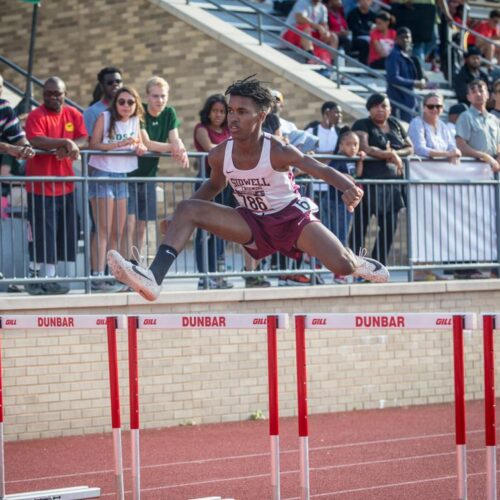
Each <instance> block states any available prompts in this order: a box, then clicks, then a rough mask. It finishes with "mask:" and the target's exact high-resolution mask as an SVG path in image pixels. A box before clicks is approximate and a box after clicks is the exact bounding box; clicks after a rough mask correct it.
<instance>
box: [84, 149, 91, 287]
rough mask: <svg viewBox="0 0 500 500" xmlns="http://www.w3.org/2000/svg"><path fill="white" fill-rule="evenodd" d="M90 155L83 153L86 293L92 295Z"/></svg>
mask: <svg viewBox="0 0 500 500" xmlns="http://www.w3.org/2000/svg"><path fill="white" fill-rule="evenodd" d="M88 160H89V155H88V153H82V177H83V182H82V219H83V220H82V226H83V274H84V276H85V277H86V280H85V284H84V286H85V293H90V278H89V276H90V273H91V271H90V256H91V255H92V250H91V239H90V231H91V230H92V228H91V227H90V217H89V215H90V214H89V210H90V205H89V168H88V165H89V163H88Z"/></svg>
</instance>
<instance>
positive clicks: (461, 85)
mask: <svg viewBox="0 0 500 500" xmlns="http://www.w3.org/2000/svg"><path fill="white" fill-rule="evenodd" d="M474 80H482V81H483V82H485V83H486V85H487V87H488V88H489V86H490V77H489V76H488V73H486V71H484V70H482V69H481V51H480V50H479V49H478V48H477V47H475V46H472V47H469V50H468V51H467V52H466V53H465V57H464V65H463V66H462V68H460V71H459V72H458V73H457V74H456V75H455V78H454V80H453V87H454V89H455V93H456V94H457V99H458V101H459V102H463V103H465V104H469V101H468V100H467V86H468V85H469V83H470V82H472V81H474Z"/></svg>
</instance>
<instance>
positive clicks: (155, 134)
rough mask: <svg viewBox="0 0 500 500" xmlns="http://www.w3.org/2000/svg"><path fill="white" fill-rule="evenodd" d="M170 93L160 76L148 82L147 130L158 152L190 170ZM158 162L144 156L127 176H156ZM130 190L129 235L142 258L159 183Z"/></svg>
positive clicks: (154, 214)
mask: <svg viewBox="0 0 500 500" xmlns="http://www.w3.org/2000/svg"><path fill="white" fill-rule="evenodd" d="M168 92H169V85H168V83H167V81H166V80H164V79H163V78H160V77H159V76H153V77H152V78H150V79H149V80H148V81H147V82H146V100H147V102H146V104H144V105H143V107H144V128H145V130H146V133H147V135H148V137H149V140H150V141H151V145H152V146H153V147H154V148H155V150H156V151H157V152H158V153H171V154H172V158H173V159H174V160H175V161H176V162H177V163H179V164H180V165H182V167H183V168H189V160H188V157H187V153H186V148H185V147H184V144H183V142H182V140H181V139H180V138H179V130H178V127H179V125H180V120H179V119H178V118H177V114H176V112H175V109H174V108H173V107H172V106H167V102H168ZM159 162H160V158H159V157H156V158H144V157H141V158H139V159H138V169H137V170H134V171H133V172H130V173H128V174H127V176H128V177H155V176H156V174H157V172H158V164H159ZM128 191H129V198H128V217H127V236H128V237H129V248H131V245H134V246H135V247H136V248H137V249H138V253H139V255H140V254H141V253H142V249H143V246H144V242H145V237H146V228H147V223H148V221H155V220H156V183H155V182H137V183H129V185H128ZM131 257H133V256H131ZM136 257H137V256H136ZM136 257H135V258H136ZM130 260H132V259H130Z"/></svg>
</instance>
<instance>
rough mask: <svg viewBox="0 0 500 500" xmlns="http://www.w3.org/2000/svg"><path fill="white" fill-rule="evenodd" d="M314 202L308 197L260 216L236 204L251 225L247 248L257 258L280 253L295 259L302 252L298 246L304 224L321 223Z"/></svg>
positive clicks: (239, 211)
mask: <svg viewBox="0 0 500 500" xmlns="http://www.w3.org/2000/svg"><path fill="white" fill-rule="evenodd" d="M314 207H315V206H314V204H313V202H312V201H311V200H308V199H307V198H302V199H299V200H297V201H295V202H293V203H292V204H290V205H288V206H287V207H285V208H284V209H283V210H281V211H279V212H276V213H273V214H266V215H258V214H256V213H254V212H252V211H251V210H249V209H248V208H246V207H237V208H236V210H238V213H239V214H240V215H241V216H242V217H243V218H244V219H245V221H246V223H247V224H248V225H249V226H250V229H251V231H252V235H253V239H252V241H251V242H250V243H249V244H248V245H244V247H245V250H246V251H247V252H248V253H249V254H250V255H251V256H252V257H253V258H254V259H263V258H264V257H266V256H268V255H272V254H273V253H276V252H280V253H282V254H283V255H286V256H287V257H291V258H292V259H298V258H299V257H300V256H301V255H302V252H301V251H300V250H299V249H298V248H297V247H296V246H295V244H296V243H297V240H298V239H299V236H300V234H301V233H302V230H303V229H304V227H305V226H306V225H307V224H309V223H310V222H319V220H318V218H317V217H316V216H315V215H314V214H313V211H314V210H315V208H314Z"/></svg>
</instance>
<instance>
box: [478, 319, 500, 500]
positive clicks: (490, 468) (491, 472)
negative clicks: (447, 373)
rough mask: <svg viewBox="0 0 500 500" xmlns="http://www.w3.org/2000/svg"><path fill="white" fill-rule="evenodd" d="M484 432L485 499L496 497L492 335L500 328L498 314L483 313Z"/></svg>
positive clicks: (494, 498) (493, 349)
mask: <svg viewBox="0 0 500 500" xmlns="http://www.w3.org/2000/svg"><path fill="white" fill-rule="evenodd" d="M482 318H483V350H484V433H485V444H486V500H496V498H497V436H496V414H495V410H496V408H495V348H494V345H495V344H494V342H493V336H494V333H495V330H496V329H500V314H492V313H488V314H483V315H482Z"/></svg>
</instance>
